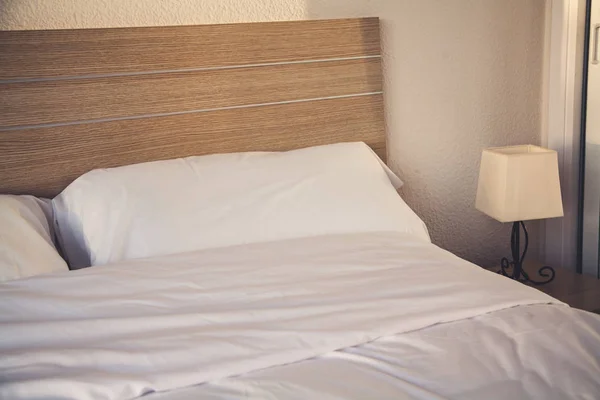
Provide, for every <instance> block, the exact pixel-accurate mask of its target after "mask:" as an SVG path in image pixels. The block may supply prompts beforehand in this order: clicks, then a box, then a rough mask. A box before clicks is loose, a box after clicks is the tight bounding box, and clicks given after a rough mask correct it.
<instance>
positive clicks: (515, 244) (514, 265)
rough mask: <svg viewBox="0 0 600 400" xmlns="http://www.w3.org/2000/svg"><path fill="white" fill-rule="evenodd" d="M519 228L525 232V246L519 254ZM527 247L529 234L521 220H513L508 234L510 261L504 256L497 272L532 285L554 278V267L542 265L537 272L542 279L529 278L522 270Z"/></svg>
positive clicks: (548, 281) (550, 280)
mask: <svg viewBox="0 0 600 400" xmlns="http://www.w3.org/2000/svg"><path fill="white" fill-rule="evenodd" d="M521 228H523V233H524V234H525V235H524V236H525V247H524V248H523V254H521V250H520V248H521ZM528 247H529V234H528V233H527V229H526V228H525V223H524V222H523V221H518V222H513V227H512V233H511V235H510V250H511V253H512V261H510V260H509V259H508V258H506V257H504V258H503V259H502V262H501V264H500V267H501V269H500V271H498V273H499V274H502V275H504V276H507V277H509V278H511V279H514V280H516V281H519V282H522V283H529V284H533V285H544V284H546V283H550V282H552V281H553V280H554V277H555V276H556V272H555V271H554V268H552V267H548V266H544V267H542V268H540V269H539V271H538V274H539V275H540V276H541V277H542V278H543V279H542V280H535V279H531V277H530V276H529V274H527V273H526V272H525V271H524V270H523V260H525V255H527V248H528Z"/></svg>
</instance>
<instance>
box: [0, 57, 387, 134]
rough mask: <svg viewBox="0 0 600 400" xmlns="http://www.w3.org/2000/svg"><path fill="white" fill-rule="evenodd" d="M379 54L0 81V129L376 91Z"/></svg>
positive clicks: (378, 81)
mask: <svg viewBox="0 0 600 400" xmlns="http://www.w3.org/2000/svg"><path fill="white" fill-rule="evenodd" d="M380 64H381V60H380V59H379V58H372V59H359V60H348V61H334V62H321V63H308V64H288V65H277V66H269V67H254V68H234V69H226V70H211V71H198V72H185V73H169V74H156V75H144V76H125V77H112V78H95V79H74V80H65V81H49V82H48V81H46V82H27V83H12V84H4V85H0V109H2V111H1V112H0V129H1V128H3V127H14V126H18V125H36V124H48V123H62V122H69V121H85V120H92V119H108V118H115V117H127V116H136V115H143V114H159V113H173V112H185V111H191V110H201V109H213V108H220V107H232V106H241V105H251V104H260V103H272V102H281V101H290V100H299V99H310V98H320V97H330V96H343V95H351V94H357V93H369V92H379V91H381V90H382V81H381V65H380Z"/></svg>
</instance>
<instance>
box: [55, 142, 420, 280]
mask: <svg viewBox="0 0 600 400" xmlns="http://www.w3.org/2000/svg"><path fill="white" fill-rule="evenodd" d="M391 182H393V183H394V184H392V183H391ZM400 185H402V181H400V179H399V178H398V177H397V176H395V175H394V174H393V173H392V172H391V171H390V170H389V169H388V168H387V167H386V166H385V164H383V162H382V161H381V160H380V159H379V157H377V155H376V154H375V153H374V152H373V151H372V150H371V149H370V148H369V147H368V146H367V145H366V144H364V143H340V144H335V145H328V146H319V147H312V148H307V149H301V150H294V151H289V152H275V153H264V152H261V153H258V152H253V153H234V154H217V155H209V156H201V157H189V158H185V159H176V160H169V161H158V162H150V163H143V164H136V165H129V166H125V167H120V168H113V169H103V170H94V171H90V172H88V173H86V174H85V175H83V176H81V177H80V178H78V179H77V180H76V181H75V182H73V183H72V184H71V185H69V187H67V188H66V189H65V190H64V191H63V192H62V193H61V194H60V195H59V196H57V197H56V198H55V199H54V200H53V206H54V211H55V215H56V221H57V224H58V235H59V239H60V240H61V243H62V245H63V249H64V250H65V253H66V256H67V260H68V261H69V264H70V266H71V268H81V267H85V266H89V265H103V264H107V263H111V262H116V261H120V260H127V259H132V258H142V257H150V256H155V255H164V254H174V253H180V252H186V251H193V250H200V249H204V248H213V247H224V246H231V245H237V244H243V243H251V242H263V241H271V240H280V239H287V238H295V237H305V236H313V235H322V234H329V233H347V232H365V231H401V232H409V233H413V234H414V235H416V236H419V237H421V238H422V239H423V240H429V236H428V234H427V231H426V228H425V225H424V224H423V222H422V221H421V220H420V219H419V218H418V217H417V216H416V214H415V213H414V212H413V211H412V210H411V209H410V208H409V207H408V206H407V205H406V204H405V203H404V201H403V200H402V199H401V198H400V196H399V195H398V193H397V192H396V189H395V188H397V187H400Z"/></svg>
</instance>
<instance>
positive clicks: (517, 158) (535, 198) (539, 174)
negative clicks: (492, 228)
mask: <svg viewBox="0 0 600 400" xmlns="http://www.w3.org/2000/svg"><path fill="white" fill-rule="evenodd" d="M475 207H476V208H477V209H478V210H479V211H481V212H484V213H485V214H487V215H489V216H490V217H492V218H494V219H497V220H498V221H500V222H514V221H527V220H532V219H545V218H555V217H562V216H563V206H562V198H561V194H560V181H559V177H558V155H557V153H556V151H554V150H549V149H544V148H542V147H538V146H532V145H526V146H511V147H496V148H491V149H486V150H484V151H483V155H482V157H481V169H480V171H479V185H478V187H477V200H476V202H475Z"/></svg>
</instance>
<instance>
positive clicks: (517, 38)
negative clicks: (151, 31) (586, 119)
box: [0, 0, 545, 265]
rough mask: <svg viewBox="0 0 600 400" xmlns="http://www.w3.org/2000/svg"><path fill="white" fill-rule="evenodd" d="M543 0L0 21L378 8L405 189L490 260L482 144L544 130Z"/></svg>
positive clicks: (210, 2)
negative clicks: (480, 193)
mask: <svg viewBox="0 0 600 400" xmlns="http://www.w3.org/2000/svg"><path fill="white" fill-rule="evenodd" d="M544 6H545V2H544V0H103V1H101V0H95V1H87V0H0V9H1V10H2V11H1V12H0V29H45V28H80V27H115V26H143V25H173V24H203V23H223V22H242V21H267V20H288V19H309V18H310V19H314V18H338V17H354V16H379V17H380V18H381V19H382V36H383V38H382V39H383V51H384V74H385V90H386V109H387V112H386V119H387V121H386V122H387V126H388V132H389V143H390V164H391V166H392V168H393V169H394V170H395V171H396V172H397V173H399V174H400V176H401V177H402V178H403V179H404V180H405V182H406V186H405V189H404V191H403V196H404V198H405V199H406V201H407V202H408V203H409V204H410V205H411V206H412V207H413V208H414V209H415V210H416V211H417V213H418V214H419V215H421V216H422V217H423V218H424V220H425V221H426V222H427V224H428V226H429V227H430V230H431V234H432V237H433V240H434V242H436V243H437V244H439V245H441V246H442V247H445V248H447V249H449V250H451V251H453V252H455V253H457V254H458V255H460V256H463V257H466V258H468V259H470V260H472V261H475V262H477V263H480V264H485V265H490V264H494V263H496V262H497V259H498V258H500V257H501V256H504V255H506V253H507V249H508V247H507V244H508V241H509V238H508V232H509V231H508V229H509V227H508V225H502V224H500V223H498V222H495V221H493V220H491V219H489V218H488V217H486V216H484V215H482V214H481V213H479V212H478V211H476V210H475V208H474V199H475V193H476V185H477V175H478V168H479V160H480V155H481V149H483V148H485V147H489V146H500V145H508V144H523V143H533V144H537V143H539V142H540V129H541V128H540V108H541V107H540V102H541V96H542V95H541V86H542V64H543V61H542V60H543V47H544V43H543V36H544V35H543V33H544ZM531 226H532V229H533V231H537V224H532V225H531ZM532 236H533V238H534V239H535V237H536V236H537V235H535V233H534V234H533V235H532ZM532 248H533V249H535V248H537V246H536V245H535V243H534V244H533V245H532Z"/></svg>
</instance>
